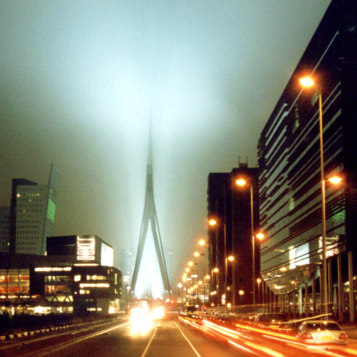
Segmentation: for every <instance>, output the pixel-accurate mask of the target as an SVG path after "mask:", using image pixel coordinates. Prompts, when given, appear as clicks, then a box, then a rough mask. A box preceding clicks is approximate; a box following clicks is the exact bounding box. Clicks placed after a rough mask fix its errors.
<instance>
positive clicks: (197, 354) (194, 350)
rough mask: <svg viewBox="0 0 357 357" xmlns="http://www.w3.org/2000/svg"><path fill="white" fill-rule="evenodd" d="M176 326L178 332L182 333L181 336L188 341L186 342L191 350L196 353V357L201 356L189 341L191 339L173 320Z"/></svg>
mask: <svg viewBox="0 0 357 357" xmlns="http://www.w3.org/2000/svg"><path fill="white" fill-rule="evenodd" d="M175 325H176V327H177V328H178V329H179V330H180V332H181V333H182V336H183V337H185V339H186V341H187V342H188V344H189V345H190V346H191V348H192V349H193V352H195V353H196V356H197V357H201V355H200V354H199V353H198V352H197V350H196V348H195V347H193V344H192V343H191V341H190V340H189V339H188V338H187V337H186V336H185V334H184V333H183V332H182V330H181V329H180V326H179V325H177V323H176V322H175Z"/></svg>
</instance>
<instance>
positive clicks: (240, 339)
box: [0, 313, 357, 357]
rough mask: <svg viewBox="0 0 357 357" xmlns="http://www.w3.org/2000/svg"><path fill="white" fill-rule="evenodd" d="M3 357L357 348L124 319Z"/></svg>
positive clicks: (16, 347)
mask: <svg viewBox="0 0 357 357" xmlns="http://www.w3.org/2000/svg"><path fill="white" fill-rule="evenodd" d="M0 356H1V357H8V356H9V357H10V356H11V357H14V356H23V357H25V356H31V357H37V356H38V357H39V356H59V357H70V356H71V357H91V356H95V357H98V356H99V357H106V356H108V357H109V356H110V357H113V356H128V357H166V356H167V357H200V356H202V357H203V356H205V357H206V356H207V357H215V356H217V357H230V356H263V357H264V356H275V357H283V356H287V357H290V356H294V357H297V356H301V357H302V356H307V357H309V356H334V357H336V356H357V343H356V341H355V340H353V341H350V342H349V344H348V345H347V346H338V345H337V346H332V345H331V346H318V347H315V346H306V345H303V344H301V343H299V342H298V341H296V340H295V339H294V338H291V339H285V338H283V337H282V336H280V335H279V334H266V333H259V332H257V331H252V330H245V329H244V328H240V327H234V328H232V327H230V328H228V327H226V326H222V325H219V324H215V323H213V322H211V321H206V320H195V319H191V318H188V317H184V316H178V315H177V314H175V313H167V314H166V315H165V316H164V317H161V318H152V317H151V316H150V317H149V316H146V315H141V316H134V317H130V316H128V315H123V316H122V317H120V318H119V319H117V320H108V321H102V322H100V323H96V324H92V325H87V326H83V327H81V328H78V329H71V330H68V331H61V332H56V333H52V334H47V335H40V336H33V337H27V338H24V339H17V340H16V341H15V340H12V341H8V340H7V341H2V342H1V343H0Z"/></svg>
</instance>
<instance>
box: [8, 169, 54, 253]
mask: <svg viewBox="0 0 357 357" xmlns="http://www.w3.org/2000/svg"><path fill="white" fill-rule="evenodd" d="M57 186H58V172H57V170H56V168H55V167H54V166H53V165H52V168H51V173H50V178H49V182H48V184H47V185H39V184H37V183H36V182H33V181H30V180H26V179H22V178H21V179H13V180H12V196H11V206H10V216H9V243H10V244H9V245H8V247H9V250H5V251H9V252H10V254H11V255H13V254H15V253H23V254H34V255H44V254H45V252H46V237H48V236H51V235H52V229H53V224H54V219H55V211H56V196H57ZM6 239H7V238H6V237H5V236H3V237H2V241H3V242H4V241H5V240H6Z"/></svg>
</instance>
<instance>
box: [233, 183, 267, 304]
mask: <svg viewBox="0 0 357 357" xmlns="http://www.w3.org/2000/svg"><path fill="white" fill-rule="evenodd" d="M236 184H237V185H238V186H240V187H243V186H245V185H247V184H248V182H247V180H245V179H244V178H238V179H237V180H236ZM249 186H250V225H251V234H252V265H253V266H252V287H253V305H255V237H254V199H253V183H252V182H250V185H249ZM261 234H262V233H259V235H260V237H262V238H263V237H264V236H262V235H261ZM259 239H260V238H259Z"/></svg>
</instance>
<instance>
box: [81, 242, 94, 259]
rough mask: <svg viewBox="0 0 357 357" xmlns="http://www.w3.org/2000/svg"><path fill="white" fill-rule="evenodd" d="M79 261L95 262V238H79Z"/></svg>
mask: <svg viewBox="0 0 357 357" xmlns="http://www.w3.org/2000/svg"><path fill="white" fill-rule="evenodd" d="M77 260H83V261H88V260H95V238H81V237H77Z"/></svg>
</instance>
